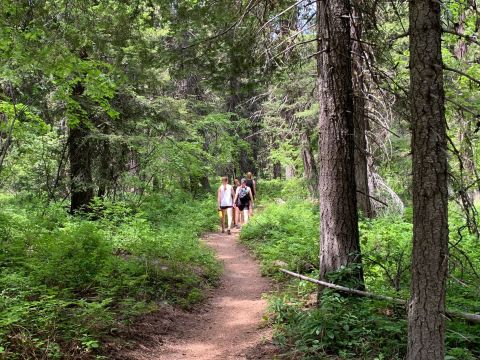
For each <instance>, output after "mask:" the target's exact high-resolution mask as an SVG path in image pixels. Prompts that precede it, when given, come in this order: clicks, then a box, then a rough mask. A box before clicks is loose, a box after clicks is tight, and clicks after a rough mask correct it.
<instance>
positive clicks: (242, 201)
mask: <svg viewBox="0 0 480 360" xmlns="http://www.w3.org/2000/svg"><path fill="white" fill-rule="evenodd" d="M233 203H234V204H235V206H236V207H237V209H238V210H239V212H242V213H243V224H246V223H248V213H249V209H250V208H251V207H253V196H252V191H251V190H250V188H249V187H248V186H247V179H242V181H241V182H240V187H239V188H238V189H237V191H236V193H235V199H234V200H233Z"/></svg>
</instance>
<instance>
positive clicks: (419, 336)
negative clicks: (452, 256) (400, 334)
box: [408, 0, 448, 360]
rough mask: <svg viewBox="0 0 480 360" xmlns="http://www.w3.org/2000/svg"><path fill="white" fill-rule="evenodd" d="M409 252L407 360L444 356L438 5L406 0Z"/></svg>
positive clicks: (444, 228)
mask: <svg viewBox="0 0 480 360" xmlns="http://www.w3.org/2000/svg"><path fill="white" fill-rule="evenodd" d="M409 6H410V32H409V33H410V94H411V105H410V107H411V109H410V110H411V116H412V131H413V134H412V153H413V254H412V285H411V299H410V303H409V309H408V359H409V360H414V359H415V360H423V359H425V360H427V359H428V360H430V359H431V360H433V359H443V358H444V355H445V346H444V334H445V282H446V275H447V263H448V222H447V216H448V210H447V205H448V204H447V201H448V193H447V157H446V151H447V141H446V124H445V114H444V90H443V79H442V77H443V71H442V55H441V22H440V11H441V10H440V3H439V2H434V1H431V0H410V2H409Z"/></svg>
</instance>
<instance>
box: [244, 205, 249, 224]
mask: <svg viewBox="0 0 480 360" xmlns="http://www.w3.org/2000/svg"><path fill="white" fill-rule="evenodd" d="M248 212H249V209H248V208H246V209H244V210H243V223H244V224H246V223H248Z"/></svg>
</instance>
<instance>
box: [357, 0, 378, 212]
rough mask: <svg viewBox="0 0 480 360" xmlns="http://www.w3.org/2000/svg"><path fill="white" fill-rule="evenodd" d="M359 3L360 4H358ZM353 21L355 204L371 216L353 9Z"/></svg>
mask: <svg viewBox="0 0 480 360" xmlns="http://www.w3.org/2000/svg"><path fill="white" fill-rule="evenodd" d="M358 5H360V4H358ZM353 19H354V20H353V21H352V27H351V35H352V38H353V39H354V40H353V41H352V81H353V94H354V98H353V123H354V127H355V151H354V154H355V181H356V184H357V206H358V210H360V211H361V212H362V214H363V215H364V216H366V217H368V218H372V217H373V215H374V214H373V208H372V203H371V198H370V190H369V187H368V159H367V157H368V148H367V130H368V119H367V117H366V111H365V106H366V101H365V94H364V88H365V76H364V74H363V70H364V66H365V64H364V61H363V56H362V53H363V48H362V44H361V43H360V40H361V38H362V17H361V13H360V12H359V11H358V10H356V9H354V10H353Z"/></svg>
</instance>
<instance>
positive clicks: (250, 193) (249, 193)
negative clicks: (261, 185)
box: [248, 191, 253, 205]
mask: <svg viewBox="0 0 480 360" xmlns="http://www.w3.org/2000/svg"><path fill="white" fill-rule="evenodd" d="M248 195H249V196H250V202H251V203H252V205H253V195H252V192H251V191H249V192H248Z"/></svg>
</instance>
